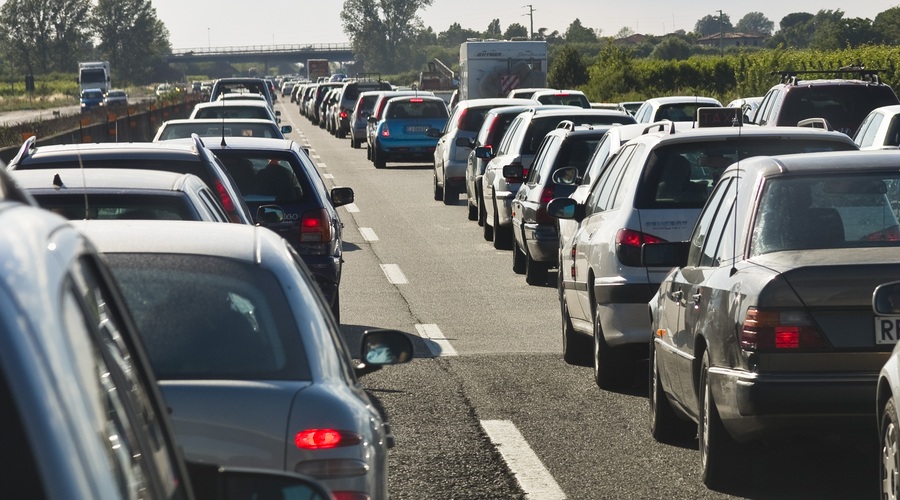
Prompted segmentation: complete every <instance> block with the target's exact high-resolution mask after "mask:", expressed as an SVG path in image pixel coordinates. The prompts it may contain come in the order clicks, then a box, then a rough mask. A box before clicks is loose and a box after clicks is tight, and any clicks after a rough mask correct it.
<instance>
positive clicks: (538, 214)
mask: <svg viewBox="0 0 900 500" xmlns="http://www.w3.org/2000/svg"><path fill="white" fill-rule="evenodd" d="M555 192H556V190H555V189H554V188H553V184H549V185H548V186H547V187H545V188H543V189H542V190H541V195H540V198H539V199H540V205H538V208H537V211H535V214H534V219H535V222H537V223H538V224H545V225H551V226H555V225H556V219H554V218H553V217H550V214H548V213H547V204H548V203H550V200H552V199H553V198H555V196H554V193H555Z"/></svg>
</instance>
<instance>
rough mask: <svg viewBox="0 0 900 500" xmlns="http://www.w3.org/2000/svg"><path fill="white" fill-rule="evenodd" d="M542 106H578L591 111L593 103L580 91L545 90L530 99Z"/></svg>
mask: <svg viewBox="0 0 900 500" xmlns="http://www.w3.org/2000/svg"><path fill="white" fill-rule="evenodd" d="M530 99H534V100H536V101H538V102H539V103H541V104H557V105H561V106H578V107H579V108H584V109H591V108H592V106H591V102H590V101H589V100H588V98H587V96H586V95H584V92H582V91H580V90H559V89H544V90H538V91H535V93H534V94H533V95H532V96H531V97H530Z"/></svg>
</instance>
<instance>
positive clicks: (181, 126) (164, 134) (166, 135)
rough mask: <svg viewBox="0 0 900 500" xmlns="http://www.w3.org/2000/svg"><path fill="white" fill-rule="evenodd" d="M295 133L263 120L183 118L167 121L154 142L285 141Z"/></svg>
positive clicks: (158, 131) (287, 128)
mask: <svg viewBox="0 0 900 500" xmlns="http://www.w3.org/2000/svg"><path fill="white" fill-rule="evenodd" d="M293 131H294V127H292V126H290V125H280V126H279V125H278V124H277V123H275V122H273V121H272V120H265V119H261V118H193V119H191V118H182V119H176V120H166V121H164V122H163V123H162V125H160V126H159V128H158V129H157V130H156V136H154V137H153V142H159V141H167V140H170V139H185V138H188V137H190V136H191V134H197V135H199V136H200V137H217V136H218V137H238V136H241V137H268V138H272V139H284V136H285V134H289V133H291V132H293Z"/></svg>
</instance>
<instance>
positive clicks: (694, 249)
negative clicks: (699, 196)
mask: <svg viewBox="0 0 900 500" xmlns="http://www.w3.org/2000/svg"><path fill="white" fill-rule="evenodd" d="M730 185H731V183H730V182H722V183H720V184H719V185H718V186H716V189H715V191H714V192H713V194H712V196H711V197H710V199H709V202H708V203H707V204H706V209H705V210H703V212H702V214H701V215H700V219H699V220H698V221H697V225H696V226H695V227H694V233H693V235H692V236H691V246H690V250H689V251H688V260H687V265H688V266H689V267H697V266H703V265H704V263H706V265H709V262H710V261H711V257H710V256H709V255H707V254H706V253H704V248H705V243H706V239H707V235H708V234H709V232H710V228H711V227H712V225H713V220H714V219H715V218H716V214H717V212H718V211H719V209H720V207H721V206H722V200H723V199H724V198H725V193H726V191H727V188H728V186H730ZM714 251H715V249H713V252H714Z"/></svg>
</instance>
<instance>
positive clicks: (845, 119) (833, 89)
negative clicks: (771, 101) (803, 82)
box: [778, 85, 900, 135]
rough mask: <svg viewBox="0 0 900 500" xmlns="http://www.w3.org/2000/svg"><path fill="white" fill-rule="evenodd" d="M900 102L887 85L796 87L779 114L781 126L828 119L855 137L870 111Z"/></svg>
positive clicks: (834, 126)
mask: <svg viewBox="0 0 900 500" xmlns="http://www.w3.org/2000/svg"><path fill="white" fill-rule="evenodd" d="M898 103H900V101H898V100H897V95H896V94H894V91H893V90H891V88H890V87H888V86H887V85H834V86H819V87H817V86H810V87H792V88H791V89H790V92H788V93H787V95H786V96H785V98H784V104H783V105H782V109H781V111H780V113H779V114H778V125H781V126H785V125H787V126H790V125H796V124H797V122H799V121H801V120H805V119H807V118H825V119H826V120H828V122H829V123H830V124H831V126H832V127H833V128H834V129H835V130H838V131H840V132H843V133H845V134H847V135H853V133H854V132H856V129H857V128H859V124H860V123H862V121H863V118H865V117H866V115H868V114H869V112H870V111H872V110H873V109H875V108H878V107H881V106H888V105H891V104H898Z"/></svg>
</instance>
